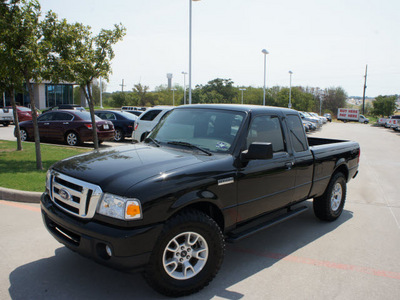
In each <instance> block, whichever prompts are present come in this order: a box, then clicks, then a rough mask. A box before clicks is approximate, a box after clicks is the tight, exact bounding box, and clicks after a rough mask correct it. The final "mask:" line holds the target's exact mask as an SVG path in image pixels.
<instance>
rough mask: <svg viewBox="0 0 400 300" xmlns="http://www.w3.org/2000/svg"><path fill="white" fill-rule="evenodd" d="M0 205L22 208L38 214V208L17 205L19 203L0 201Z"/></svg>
mask: <svg viewBox="0 0 400 300" xmlns="http://www.w3.org/2000/svg"><path fill="white" fill-rule="evenodd" d="M0 204H1V205H7V206H12V207H17V208H22V209H26V210H30V211H34V212H40V207H37V206H30V205H27V204H22V203H19V202H10V201H4V200H0Z"/></svg>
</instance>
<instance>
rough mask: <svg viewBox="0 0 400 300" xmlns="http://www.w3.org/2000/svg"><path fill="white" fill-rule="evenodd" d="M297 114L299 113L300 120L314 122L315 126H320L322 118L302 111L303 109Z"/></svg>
mask: <svg viewBox="0 0 400 300" xmlns="http://www.w3.org/2000/svg"><path fill="white" fill-rule="evenodd" d="M299 115H300V118H301V119H302V120H304V121H309V122H312V123H314V124H315V126H316V127H317V128H320V127H321V126H322V120H321V119H319V118H316V117H314V116H312V115H310V114H309V113H307V112H304V111H302V112H299Z"/></svg>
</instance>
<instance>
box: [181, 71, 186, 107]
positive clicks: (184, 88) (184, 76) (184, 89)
mask: <svg viewBox="0 0 400 300" xmlns="http://www.w3.org/2000/svg"><path fill="white" fill-rule="evenodd" d="M182 74H183V105H186V74H187V72H182Z"/></svg>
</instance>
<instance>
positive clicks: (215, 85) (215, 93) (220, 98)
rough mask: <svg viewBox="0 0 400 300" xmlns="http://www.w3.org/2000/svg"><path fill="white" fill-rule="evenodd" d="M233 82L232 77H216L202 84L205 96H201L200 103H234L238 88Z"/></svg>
mask: <svg viewBox="0 0 400 300" xmlns="http://www.w3.org/2000/svg"><path fill="white" fill-rule="evenodd" d="M233 83H234V82H233V81H232V80H231V79H230V78H229V79H222V78H216V79H213V80H211V81H209V82H207V84H206V85H205V86H200V87H201V89H202V94H203V97H200V99H199V100H200V102H199V103H233V100H234V98H235V97H236V96H237V89H236V88H235V87H234V86H233Z"/></svg>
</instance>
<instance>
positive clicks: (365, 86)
mask: <svg viewBox="0 0 400 300" xmlns="http://www.w3.org/2000/svg"><path fill="white" fill-rule="evenodd" d="M367 69H368V65H365V76H364V92H363V107H362V113H363V115H365V90H366V89H367Z"/></svg>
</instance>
